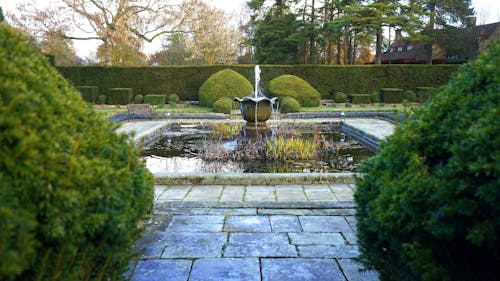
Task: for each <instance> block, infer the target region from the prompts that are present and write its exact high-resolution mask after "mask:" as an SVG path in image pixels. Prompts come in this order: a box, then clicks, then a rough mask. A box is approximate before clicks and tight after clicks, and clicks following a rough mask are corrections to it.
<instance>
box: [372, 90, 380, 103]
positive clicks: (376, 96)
mask: <svg viewBox="0 0 500 281" xmlns="http://www.w3.org/2000/svg"><path fill="white" fill-rule="evenodd" d="M370 101H371V103H379V102H380V92H379V91H374V92H373V93H372V94H371V98H370Z"/></svg>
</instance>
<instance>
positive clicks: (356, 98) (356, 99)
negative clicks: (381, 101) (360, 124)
mask: <svg viewBox="0 0 500 281" xmlns="http://www.w3.org/2000/svg"><path fill="white" fill-rule="evenodd" d="M371 99H372V96H371V95H366V94H353V95H351V102H352V103H353V104H367V103H370V102H371Z"/></svg>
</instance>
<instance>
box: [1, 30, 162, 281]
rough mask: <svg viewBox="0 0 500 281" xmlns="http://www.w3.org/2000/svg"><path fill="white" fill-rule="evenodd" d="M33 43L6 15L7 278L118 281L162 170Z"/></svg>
mask: <svg viewBox="0 0 500 281" xmlns="http://www.w3.org/2000/svg"><path fill="white" fill-rule="evenodd" d="M26 42H27V40H26V39H24V38H22V37H21V36H20V35H19V34H17V33H16V32H15V31H13V30H11V29H10V28H9V27H7V25H4V24H0V65H1V66H2V67H0V80H1V81H2V83H0V128H1V133H0V183H1V184H0V249H1V250H0V280H98V279H100V280H118V279H119V278H120V276H121V275H122V273H123V272H124V270H126V269H127V267H128V264H129V262H130V256H131V255H130V249H131V245H132V244H133V243H134V241H135V239H136V238H138V236H139V234H140V229H139V228H138V224H139V222H140V221H141V220H143V219H144V218H145V214H146V212H147V211H148V210H149V209H150V208H151V204H152V199H153V190H152V185H153V178H152V176H151V174H150V173H149V172H148V171H147V169H146V168H145V167H144V164H143V163H142V161H141V160H140V158H139V151H138V149H137V148H135V146H134V145H133V144H131V143H130V141H129V136H127V135H117V134H116V133H115V130H116V127H117V126H116V125H115V124H113V123H111V122H110V121H108V120H107V119H104V118H103V117H102V116H101V115H100V114H96V113H95V112H94V111H93V110H92V107H91V106H90V105H88V104H87V103H85V102H84V101H83V100H82V98H81V97H80V95H79V93H78V92H77V90H76V89H75V88H73V87H72V86H71V85H70V83H69V82H68V81H66V80H65V79H64V78H63V77H62V76H61V75H60V74H59V73H58V72H57V71H56V70H55V69H54V68H52V67H51V66H50V65H49V62H48V61H47V59H46V58H44V57H43V56H41V55H40V54H39V53H38V51H36V50H34V49H32V48H31V47H30V46H29V45H28V44H27V43H26Z"/></svg>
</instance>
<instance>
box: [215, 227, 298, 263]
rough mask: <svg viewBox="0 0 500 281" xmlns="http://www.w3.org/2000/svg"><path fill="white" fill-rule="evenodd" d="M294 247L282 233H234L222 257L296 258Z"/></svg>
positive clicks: (230, 236)
mask: <svg viewBox="0 0 500 281" xmlns="http://www.w3.org/2000/svg"><path fill="white" fill-rule="evenodd" d="M297 256H298V255H297V251H296V248H295V246H293V245H290V244H289V241H288V236H287V235H286V234H284V233H234V234H230V235H229V242H228V244H227V247H226V248H225V251H224V257H297Z"/></svg>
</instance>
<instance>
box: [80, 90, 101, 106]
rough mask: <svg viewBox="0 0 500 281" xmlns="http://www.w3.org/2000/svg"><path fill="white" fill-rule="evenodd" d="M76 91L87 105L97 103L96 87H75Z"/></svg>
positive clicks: (97, 91) (97, 93)
mask: <svg viewBox="0 0 500 281" xmlns="http://www.w3.org/2000/svg"><path fill="white" fill-rule="evenodd" d="M76 89H77V90H78V91H79V92H80V95H82V98H83V100H84V101H86V102H89V103H96V102H97V97H98V96H99V90H98V88H97V87H96V86H77V87H76Z"/></svg>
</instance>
